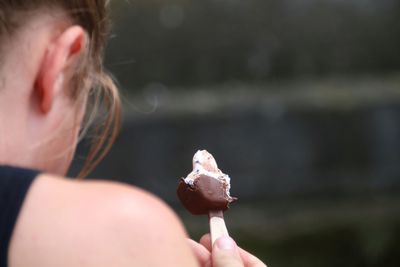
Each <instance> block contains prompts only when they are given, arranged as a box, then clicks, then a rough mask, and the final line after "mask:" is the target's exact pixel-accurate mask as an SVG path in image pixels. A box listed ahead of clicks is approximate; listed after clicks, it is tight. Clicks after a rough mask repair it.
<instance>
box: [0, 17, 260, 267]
mask: <svg viewBox="0 0 400 267" xmlns="http://www.w3.org/2000/svg"><path fill="white" fill-rule="evenodd" d="M38 14H39V15H35V13H34V14H33V15H32V14H31V15H27V16H24V18H25V20H26V23H25V24H24V25H23V26H21V27H20V28H19V29H18V30H17V31H16V32H15V33H13V35H12V36H11V37H9V38H4V39H2V44H1V46H0V49H1V51H7V53H4V52H2V53H0V59H1V63H2V64H1V65H0V136H1V139H0V164H1V165H4V164H7V165H13V166H20V167H24V168H33V169H39V170H41V171H43V174H41V175H39V177H37V179H35V181H34V183H33V184H32V186H31V188H30V189H29V191H28V194H27V196H26V199H25V202H24V204H23V206H22V209H21V212H20V214H19V217H18V220H17V222H16V226H15V229H14V232H13V235H12V239H11V243H10V247H9V266H10V267H25V266H30V267H36V266H38V267H39V266H40V267H47V266H48V267H53V266H58V267H63V266H82V267H86V266H87V267H91V266H107V267H108V266H121V267H122V266H129V267H131V266H199V265H200V266H211V265H210V262H212V264H213V266H214V267H225V266H264V265H251V264H248V262H249V261H248V259H249V257H250V256H248V255H250V254H248V253H247V252H246V253H244V252H243V251H241V250H240V249H239V248H238V247H237V246H236V244H233V247H232V249H231V250H229V249H228V250H226V249H225V250H219V249H218V248H215V249H213V253H212V254H211V253H210V248H209V247H207V245H206V243H207V242H209V240H208V241H207V239H206V238H207V237H205V239H204V240H202V241H201V242H200V243H197V242H194V241H190V244H189V245H188V243H187V235H186V232H185V230H184V227H183V226H182V223H181V222H180V220H179V219H178V218H177V216H176V215H175V213H174V212H173V211H172V210H171V209H170V208H169V207H168V206H167V205H166V204H165V203H164V202H162V201H161V200H160V199H158V198H157V197H155V196H153V195H151V194H149V193H147V192H145V191H143V190H141V189H138V188H135V187H132V186H128V185H123V184H118V183H113V182H100V181H76V180H71V179H65V178H64V177H63V176H64V175H65V173H66V171H67V169H68V167H69V165H70V163H71V160H72V157H73V154H74V152H75V148H76V144H77V140H78V133H79V129H80V125H81V122H82V117H83V113H84V110H85V104H86V99H85V98H82V99H80V100H76V99H72V98H71V97H70V96H69V94H68V91H69V90H72V88H71V84H70V80H71V77H72V76H73V74H74V69H75V68H74V67H75V66H76V64H78V63H79V59H80V57H81V56H82V55H83V54H84V53H85V46H86V42H87V41H88V40H87V37H86V34H85V31H84V30H83V29H82V28H81V27H79V26H74V25H73V24H71V23H70V22H69V20H68V19H67V18H66V16H65V15H64V13H63V12H61V11H57V10H52V11H51V12H49V11H48V10H42V12H38ZM14 114H16V115H14ZM221 251H222V252H221ZM239 251H240V254H238V253H239ZM251 257H254V256H251ZM250 259H253V258H250Z"/></svg>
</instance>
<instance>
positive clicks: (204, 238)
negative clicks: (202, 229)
mask: <svg viewBox="0 0 400 267" xmlns="http://www.w3.org/2000/svg"><path fill="white" fill-rule="evenodd" d="M200 244H202V245H203V246H204V247H205V248H206V249H207V250H208V251H210V252H211V235H210V234H205V235H203V236H202V237H201V238H200Z"/></svg>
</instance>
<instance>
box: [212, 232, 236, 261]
mask: <svg viewBox="0 0 400 267" xmlns="http://www.w3.org/2000/svg"><path fill="white" fill-rule="evenodd" d="M211 258H212V263H213V267H227V266H229V267H244V265H243V262H242V259H241V257H240V253H239V248H238V247H237V245H236V243H235V241H234V240H233V239H232V238H230V237H228V236H224V237H220V238H218V239H217V240H216V241H215V243H214V246H213V249H212V254H211Z"/></svg>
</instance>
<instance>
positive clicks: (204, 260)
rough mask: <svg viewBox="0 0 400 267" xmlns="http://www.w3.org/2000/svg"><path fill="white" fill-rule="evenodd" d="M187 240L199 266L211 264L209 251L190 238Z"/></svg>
mask: <svg viewBox="0 0 400 267" xmlns="http://www.w3.org/2000/svg"><path fill="white" fill-rule="evenodd" d="M187 240H188V243H189V246H190V247H191V249H192V251H193V253H194V255H195V256H196V259H197V261H198V262H199V264H200V266H204V267H206V266H211V253H210V252H209V251H208V250H207V249H206V248H205V247H204V246H203V245H201V244H199V243H197V242H196V241H193V240H192V239H187Z"/></svg>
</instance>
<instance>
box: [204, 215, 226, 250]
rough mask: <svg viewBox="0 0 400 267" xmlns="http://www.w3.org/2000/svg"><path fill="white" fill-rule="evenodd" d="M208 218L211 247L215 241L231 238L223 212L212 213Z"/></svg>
mask: <svg viewBox="0 0 400 267" xmlns="http://www.w3.org/2000/svg"><path fill="white" fill-rule="evenodd" d="M208 216H209V218H210V233H211V246H213V245H214V242H215V240H217V239H218V238H220V237H221V236H229V233H228V229H226V225H225V221H224V213H223V211H221V210H216V211H210V212H209V214H208Z"/></svg>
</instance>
